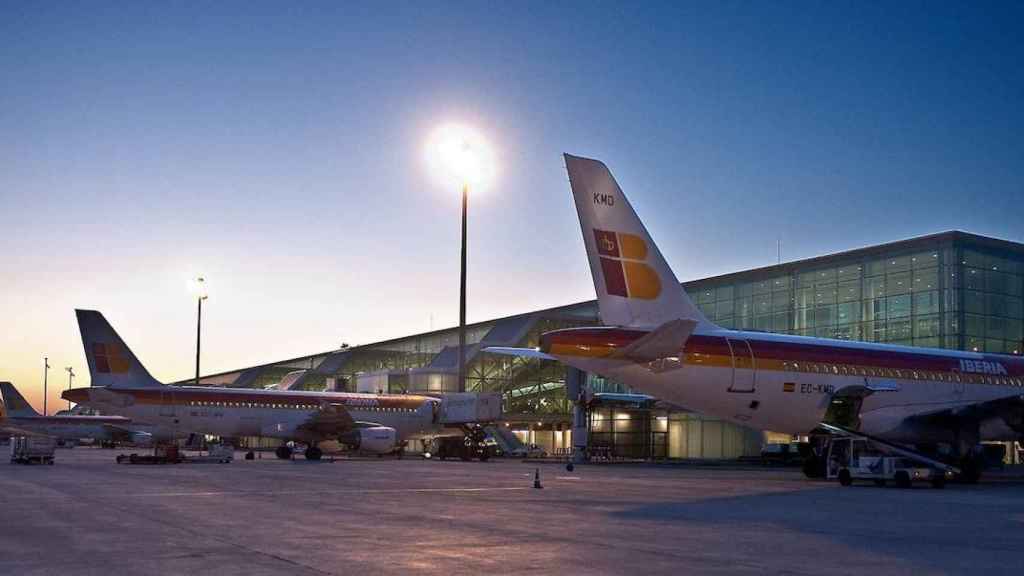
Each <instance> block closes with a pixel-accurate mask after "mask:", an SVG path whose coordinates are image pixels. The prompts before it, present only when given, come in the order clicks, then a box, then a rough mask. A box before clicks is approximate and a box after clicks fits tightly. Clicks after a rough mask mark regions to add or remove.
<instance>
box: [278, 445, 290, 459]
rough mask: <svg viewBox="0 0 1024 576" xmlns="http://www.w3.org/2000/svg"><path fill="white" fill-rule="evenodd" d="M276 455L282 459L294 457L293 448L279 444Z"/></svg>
mask: <svg viewBox="0 0 1024 576" xmlns="http://www.w3.org/2000/svg"><path fill="white" fill-rule="evenodd" d="M274 456H277V457H278V458H280V459H281V460H288V459H290V458H291V457H292V449H291V448H289V447H287V446H278V447H277V450H274Z"/></svg>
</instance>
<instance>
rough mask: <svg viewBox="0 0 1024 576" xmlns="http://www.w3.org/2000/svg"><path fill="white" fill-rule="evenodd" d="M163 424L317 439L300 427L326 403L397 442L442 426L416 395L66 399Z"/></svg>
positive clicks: (181, 393)
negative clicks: (393, 434) (390, 434)
mask: <svg viewBox="0 0 1024 576" xmlns="http://www.w3.org/2000/svg"><path fill="white" fill-rule="evenodd" d="M69 395H71V396H72V401H74V402H81V403H83V404H86V405H88V406H91V407H95V408H98V409H100V410H103V411H106V412H110V413H115V414H119V415H122V416H126V417H129V418H131V419H132V420H133V421H137V422H145V423H148V424H153V425H158V426H161V427H170V428H172V429H176V430H181V431H187V432H193V433H199V434H210V435H216V436H223V437H240V436H262V437H267V438H281V439H287V440H301V441H314V442H315V441H319V440H320V439H322V438H319V437H317V436H316V435H315V434H311V433H308V432H305V431H303V429H302V427H303V425H304V424H306V423H308V422H309V421H310V420H311V419H312V418H314V417H315V416H316V415H317V414H318V413H321V412H322V411H323V410H324V409H325V408H324V407H325V405H328V404H338V405H341V406H344V408H345V410H346V412H347V413H348V414H349V415H350V416H351V418H352V419H353V420H356V421H360V422H372V423H375V424H379V425H381V426H386V427H390V428H394V429H395V431H396V436H397V437H398V438H399V440H407V439H410V438H416V437H425V436H429V435H432V434H435V433H436V432H437V431H438V430H439V425H438V424H437V414H436V410H437V409H436V408H435V405H436V404H437V402H438V401H437V400H436V399H433V398H427V397H423V396H413V395H383V396H382V395H373V394H352V393H343V392H309V391H274V390H251V389H239V388H210V387H195V386H163V387H159V388H152V387H148V388H135V389H132V388H104V387H93V388H78V389H74V390H71V391H69V392H65V397H68V396H69Z"/></svg>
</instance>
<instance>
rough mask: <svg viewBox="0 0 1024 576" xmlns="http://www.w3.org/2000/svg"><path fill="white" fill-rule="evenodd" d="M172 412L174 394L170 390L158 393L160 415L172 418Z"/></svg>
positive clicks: (173, 412)
mask: <svg viewBox="0 0 1024 576" xmlns="http://www.w3.org/2000/svg"><path fill="white" fill-rule="evenodd" d="M175 414H176V413H175V410H174V393H173V392H172V391H170V390H161V391H160V415H161V416H167V417H169V418H173V417H174V416H175Z"/></svg>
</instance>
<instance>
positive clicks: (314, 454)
mask: <svg viewBox="0 0 1024 576" xmlns="http://www.w3.org/2000/svg"><path fill="white" fill-rule="evenodd" d="M323 456H324V451H323V450H321V449H319V448H317V447H316V446H310V447H309V448H306V460H319V459H321V458H323Z"/></svg>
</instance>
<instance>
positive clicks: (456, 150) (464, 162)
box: [429, 124, 494, 392]
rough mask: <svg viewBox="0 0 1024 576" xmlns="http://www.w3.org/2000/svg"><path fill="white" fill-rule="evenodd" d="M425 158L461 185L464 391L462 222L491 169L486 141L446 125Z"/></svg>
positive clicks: (462, 371)
mask: <svg viewBox="0 0 1024 576" xmlns="http://www.w3.org/2000/svg"><path fill="white" fill-rule="evenodd" d="M429 157H430V160H431V163H432V164H433V165H434V166H433V167H434V169H435V172H436V173H437V175H438V176H440V178H441V180H443V181H444V182H445V184H450V183H451V182H452V181H455V182H457V183H458V184H459V185H460V186H461V188H462V244H461V251H460V259H459V359H458V362H459V363H458V368H459V372H458V377H459V381H458V391H459V392H465V391H466V221H467V214H468V204H469V187H470V186H471V185H472V186H474V187H481V186H483V185H484V184H485V183H486V181H487V180H488V179H489V178H490V177H491V176H492V172H493V171H494V163H493V157H492V153H491V150H490V147H489V146H488V145H487V142H486V140H484V138H483V137H482V136H481V135H480V134H479V133H478V132H477V131H475V130H473V129H472V128H469V127H468V126H462V125H458V124H448V125H444V126H441V127H440V128H438V129H437V130H435V131H434V134H433V135H432V137H431V139H430V144H429ZM474 189H475V188H474Z"/></svg>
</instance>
